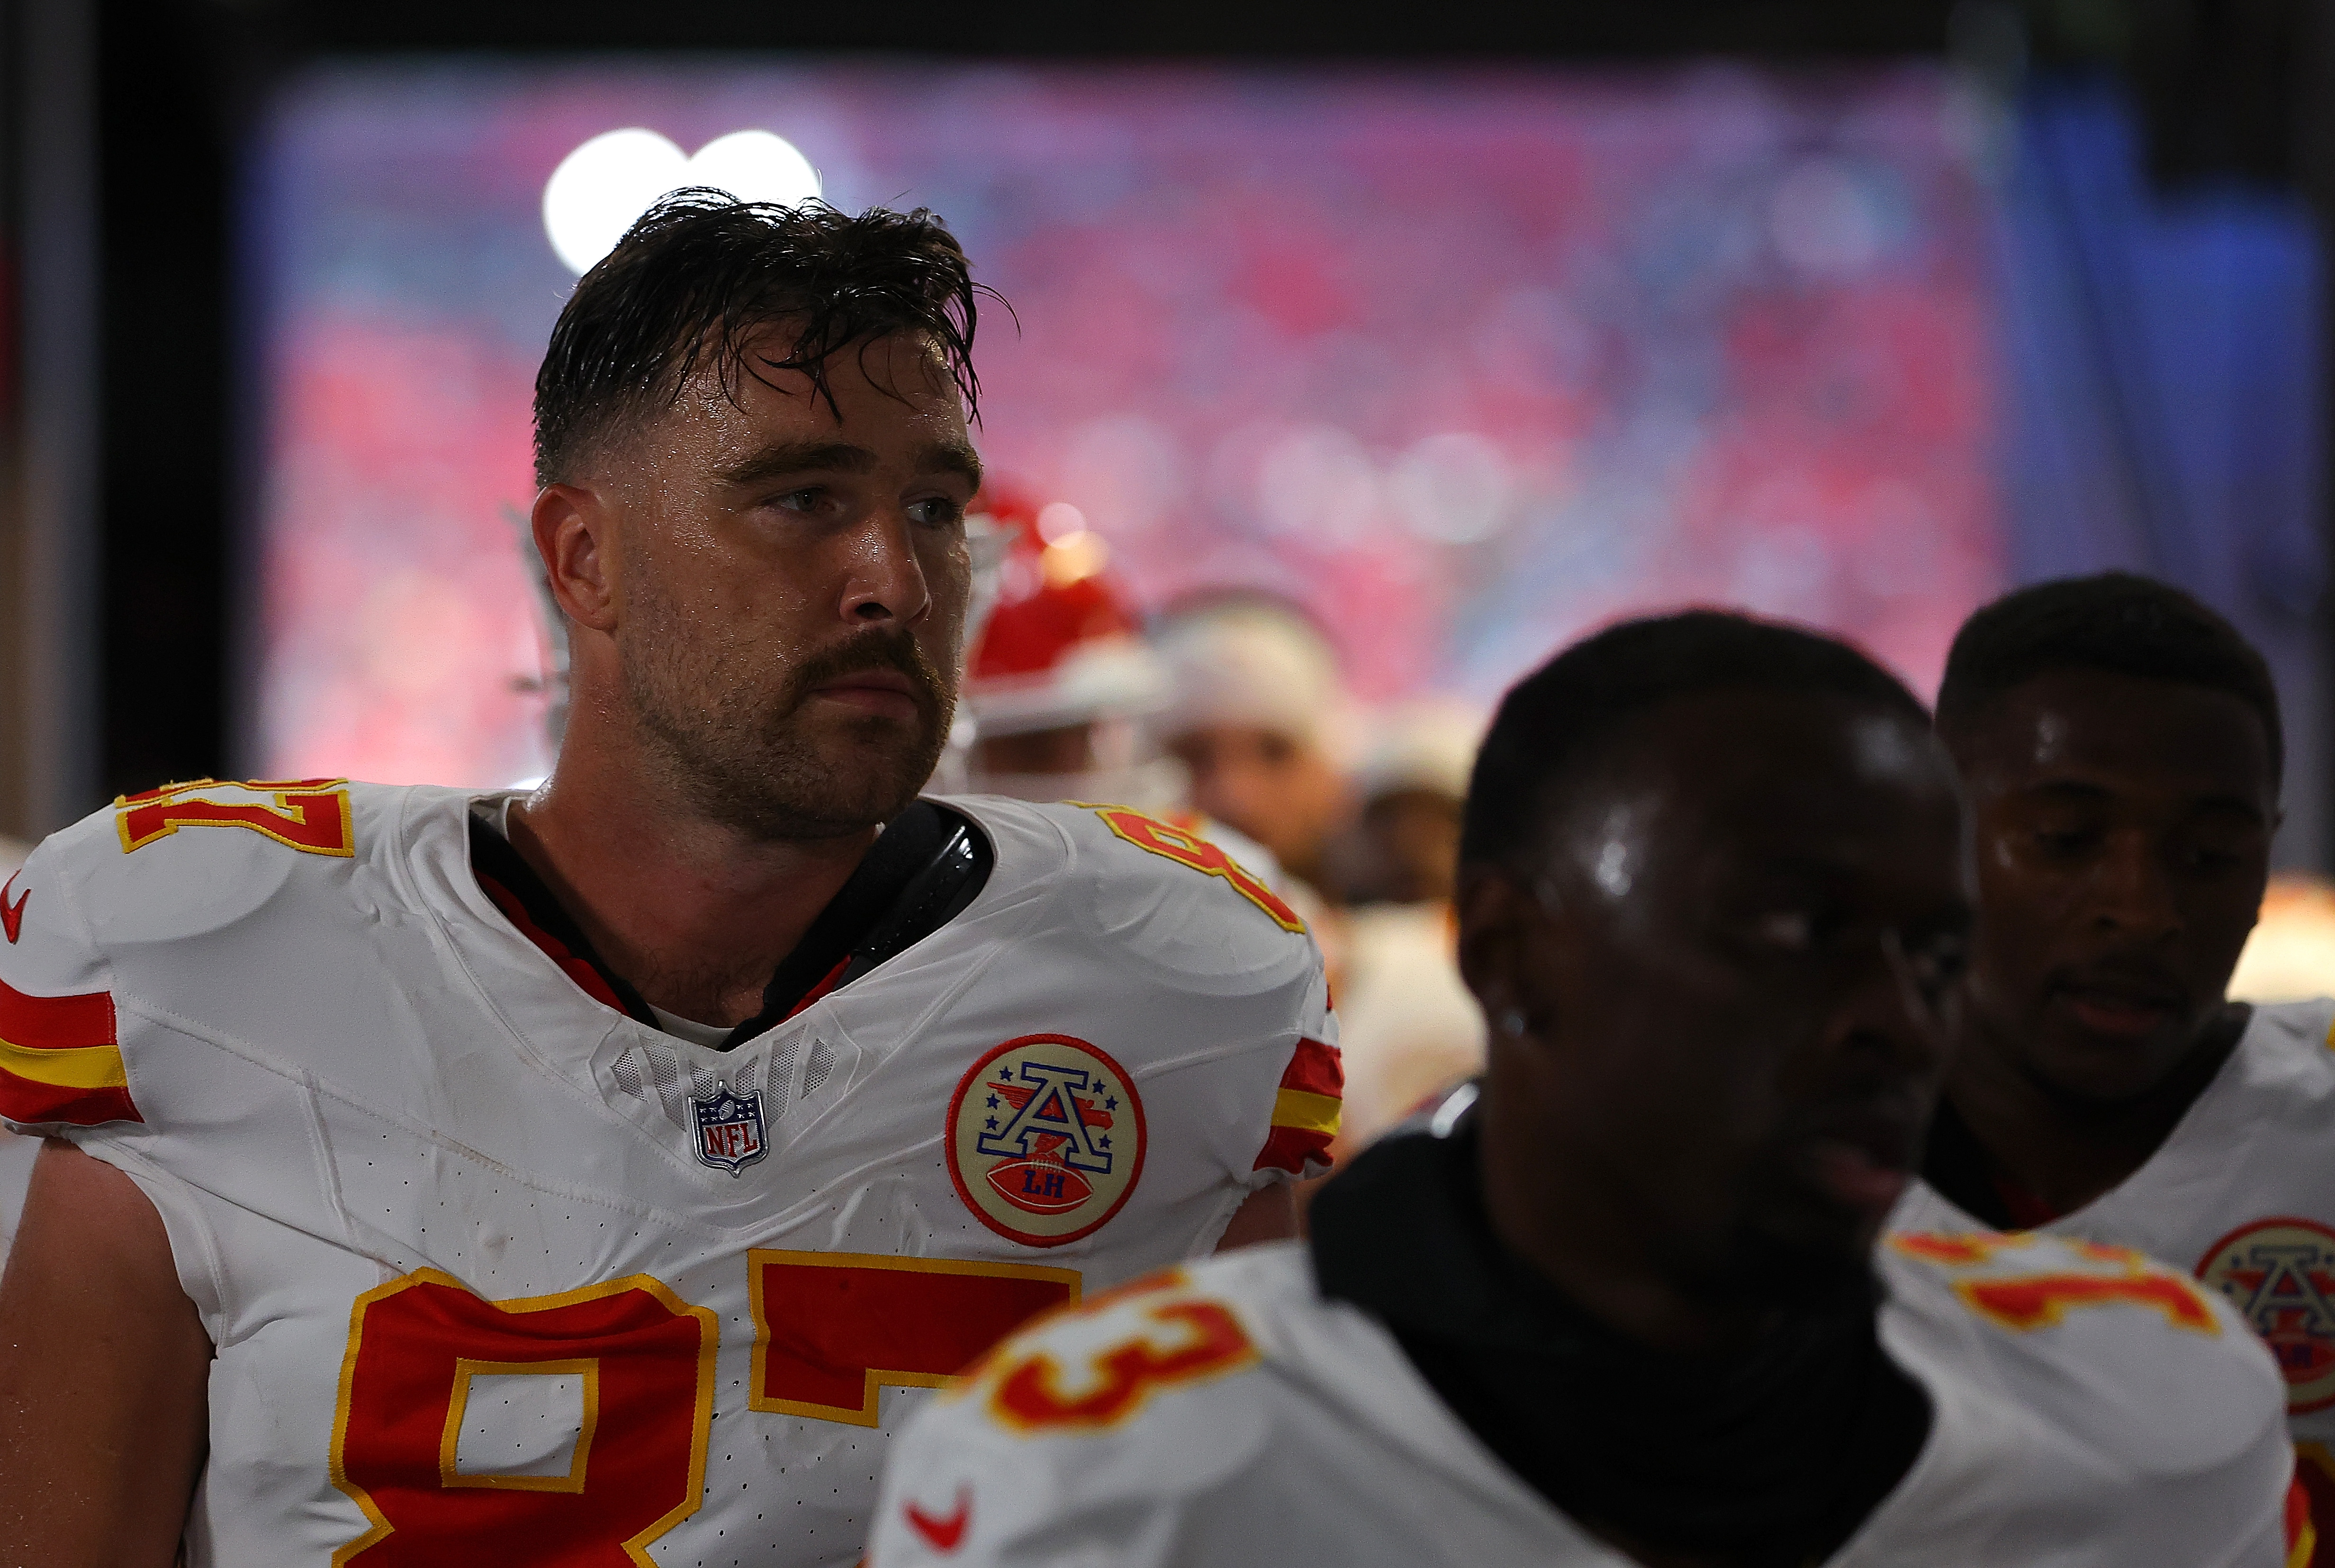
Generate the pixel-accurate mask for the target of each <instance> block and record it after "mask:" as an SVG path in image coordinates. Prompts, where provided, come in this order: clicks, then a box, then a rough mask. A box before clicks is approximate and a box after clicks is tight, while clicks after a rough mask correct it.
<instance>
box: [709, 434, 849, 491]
mask: <svg viewBox="0 0 2335 1568" xmlns="http://www.w3.org/2000/svg"><path fill="white" fill-rule="evenodd" d="M875 467H876V454H875V453H874V452H871V451H869V450H867V448H866V447H856V446H853V445H852V444H851V443H850V442H848V441H779V442H776V443H774V444H772V445H770V446H767V447H764V448H762V449H761V450H760V451H758V452H755V453H754V454H753V455H752V456H751V457H746V458H741V459H740V460H738V461H736V462H734V463H732V464H731V465H730V466H729V467H727V468H722V469H715V470H714V472H713V477H714V478H715V479H717V480H719V481H721V482H722V483H723V484H725V485H756V484H761V483H764V482H766V481H768V480H770V479H783V478H785V477H786V476H787V475H789V474H801V473H811V472H815V471H818V470H821V469H824V470H826V471H827V472H829V473H846V474H864V473H867V472H869V471H871V470H872V469H874V468H875Z"/></svg>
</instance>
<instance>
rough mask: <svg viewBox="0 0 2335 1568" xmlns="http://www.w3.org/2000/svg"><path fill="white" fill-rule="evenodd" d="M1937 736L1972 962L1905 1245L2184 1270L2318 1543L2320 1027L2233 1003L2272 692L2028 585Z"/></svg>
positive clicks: (2220, 629) (2103, 580) (2189, 621)
mask: <svg viewBox="0 0 2335 1568" xmlns="http://www.w3.org/2000/svg"><path fill="white" fill-rule="evenodd" d="M1938 732H1939V734H1940V735H1941V736H1942V737H1943V739H1944V740H1945V742H1946V744H1947V746H1948V747H1949V748H1950V749H1951V750H1952V752H1953V755H1954V759H1955V761H1956V762H1957V763H1958V764H1959V765H1960V767H1961V769H1962V777H1963V779H1964V784H1965V788H1966V789H1967V790H1968V791H1969V797H1970V801H1971V807H1972V813H1973V816H1974V818H1975V823H1976V837H1977V845H1978V867H1979V912H1980V916H1979V940H1978V943H1977V945H1976V948H1975V950H1974V953H1973V957H1972V971H1971V1010H1970V1019H1969V1028H1968V1031H1967V1036H1966V1040H1965V1043H1964V1045H1963V1047H1962V1053H1961V1057H1960V1059H1959V1060H1958V1061H1957V1062H1956V1064H1955V1068H1954V1072H1953V1076H1952V1079H1951V1080H1950V1081H1949V1082H1948V1084H1947V1087H1946V1096H1945V1100H1944V1103H1943V1105H1942V1106H1941V1107H1940V1108H1939V1113H1938V1119H1937V1125H1936V1127H1935V1128H1934V1129H1933V1132H1932V1134H1931V1137H1930V1145H1929V1153H1928V1157H1927V1159H1926V1161H1925V1163H1924V1166H1923V1176H1924V1178H1925V1182H1926V1186H1923V1187H1918V1188H1916V1190H1915V1191H1914V1194H1913V1195H1912V1196H1911V1197H1909V1199H1908V1201H1907V1203H1906V1205H1905V1208H1904V1213H1903V1214H1902V1215H1900V1216H1899V1220H1898V1223H1899V1224H1904V1225H1907V1226H1910V1227H1914V1228H1921V1229H1926V1228H1935V1227H1937V1226H1941V1225H1950V1226H1963V1225H1968V1224H1971V1223H1972V1221H1973V1220H1975V1221H1978V1222H1982V1223H1984V1224H1990V1225H1996V1226H2000V1227H2003V1228H2018V1229H2030V1228H2041V1229H2044V1230H2047V1231H2050V1232H2054V1233H2059V1234H2068V1235H2071V1236H2081V1237H2085V1238H2088V1239H2089V1240H2093V1241H2099V1242H2107V1243H2113V1244H2119V1245H2129V1246H2136V1247H2139V1248H2142V1249H2143V1250H2145V1251H2146V1252H2149V1253H2153V1254H2155V1255H2156V1256H2158V1257H2162V1258H2165V1259H2169V1260H2171V1261H2173V1262H2175V1263H2180V1264H2182V1265H2183V1266H2185V1267H2187V1268H2191V1269H2194V1270H2195V1271H2196V1272H2197V1273H2198V1274H2199V1276H2200V1277H2202V1278H2203V1279H2204V1280H2205V1281H2206V1282H2208V1283H2209V1284H2211V1285H2212V1286H2214V1288H2215V1289H2216V1290H2218V1291H2220V1292H2223V1293H2224V1294H2225V1295H2227V1296H2228V1297H2229V1299H2230V1300H2231V1301H2232V1302H2234V1303H2235V1304H2236V1305H2237V1307H2238V1308H2239V1310H2240V1311H2241V1312H2243V1314H2244V1315H2245V1317H2246V1318H2247V1319H2248V1320H2249V1321H2251V1322H2252V1323H2253V1326H2254V1328H2255V1329H2256V1330H2257V1331H2259V1332H2260V1333H2261V1334H2262V1336H2263V1337H2264V1338H2265V1339H2266V1340H2268V1341H2270V1345H2271V1348H2272V1350H2273V1351H2274V1352H2275V1353H2276V1355H2277V1357H2278V1360H2279V1363H2280V1366H2281V1368H2282V1370H2283V1371H2284V1373H2285V1375H2286V1382H2287V1396H2288V1408H2289V1411H2290V1416H2291V1426H2292V1428H2293V1433H2294V1437H2295V1438H2296V1439H2297V1441H2298V1442H2299V1443H2300V1444H2301V1455H2302V1459H2303V1463H2302V1464H2301V1478H2302V1480H2303V1481H2304V1483H2305V1485H2306V1486H2309V1487H2310V1488H2311V1490H2312V1492H2313V1494H2314V1502H2315V1508H2316V1512H2317V1515H2318V1519H2319V1524H2320V1538H2321V1539H2322V1540H2324V1539H2326V1538H2327V1537H2328V1535H2329V1534H2330V1532H2329V1529H2328V1525H2329V1524H2330V1521H2335V1510H2330V1508H2329V1507H2328V1501H2329V1499H2330V1494H2335V1471H2331V1470H2330V1457H2329V1451H2328V1445H2329V1444H2330V1442H2335V1051H2330V1048H2329V1046H2330V1036H2329V1029H2330V1024H2335V1003H2330V1002H2323V1001H2322V1002H2302V1003H2296V1004H2290V1005H2286V1006H2279V1007H2248V1006H2246V1005H2245V1004H2243V1003H2240V1002H2229V1001H2227V1000H2225V997H2224V987H2225V986H2226V984H2227V983H2228V982H2229V979H2230V972H2231V969H2232V966H2233V964H2234V963H2236V961H2237V957H2238V953H2239V950H2240V949H2241V948H2242V947H2243V945H2244V944H2245V941H2246V934H2247V932H2248V930H2249V929H2250V928H2251V927H2252V926H2253V924H2254V914H2255V910H2256V909H2257V907H2258V906H2259V905H2260V904H2261V902H2262V886H2263V881H2264V878H2265V876H2266V875H2267V868H2268V866H2269V863H2270V843H2271V835H2272V830H2273V829H2274V828H2275V827H2276V826H2277V821H2278V814H2279V804H2278V797H2279V773H2280V763H2281V760H2282V740H2281V729H2280V723H2279V711H2278V697H2277V692H2276V691H2275V690H2274V689H2273V687H2272V683H2271V677H2270V672H2269V671H2268V669H2267V668H2266V667H2265V666H2264V665H2263V663H2262V657H2261V655H2260V654H2258V653H2255V652H2254V650H2253V648H2251V647H2250V646H2248V645H2247V644H2246V643H2245V641H2244V640H2243V638H2242V637H2240V636H2239V634H2237V632H2236V631H2235V630H2234V629H2233V628H2232V627H2231V625H2230V624H2229V623H2228V622H2226V621H2224V620H2223V619H2222V617H2221V616H2219V615H2215V614H2214V613H2213V612H2212V611H2210V610H2208V609H2206V608H2205V607H2204V605H2200V604H2198V603H2197V602H2196V601H2195V600H2194V599H2192V598H2190V597H2189V596H2188V595H2185V594H2183V593H2181V592H2179V591H2178V590H2176V589H2173V588H2169V587H2166V586H2164V585H2162V584H2159V583H2154V582H2150V581H2148V580H2147V579H2146V578H2142V577H2135V576H2125V575H2122V574H2110V575H2107V576H2097V577H2086V578H2078V579H2075V580H2071V581H2065V582H2056V583H2047V584H2044V585H2042V586H2038V587H2033V588H2027V589H2023V590H2021V591H2020V592H2018V593H2015V594H2011V595H2009V596H2007V597H2005V598H2002V599H2000V600H1997V601H1996V602H1995V603H1994V604H1992V605H1988V606H1987V607H1986V608H1984V609H1982V610H1981V611H1979V612H1978V614H1976V615H1972V617H1971V619H1970V621H1969V623H1968V624H1965V625H1964V626H1963V627H1962V632H1961V634H1959V635H1958V636H1957V637H1956V638H1955V639H1954V645H1953V649H1952V653H1950V654H1949V656H1948V658H1947V661H1946V674H1945V680H1944V682H1943V686H1942V688H1941V689H1940V692H1939V694H1938ZM2321 983H2322V984H2323V983H2325V982H2324V981H2323V980H2322V982H2321Z"/></svg>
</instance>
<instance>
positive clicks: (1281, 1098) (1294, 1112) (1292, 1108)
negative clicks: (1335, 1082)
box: [1273, 1089, 1341, 1137]
mask: <svg viewBox="0 0 2335 1568" xmlns="http://www.w3.org/2000/svg"><path fill="white" fill-rule="evenodd" d="M1340 1104H1341V1102H1340V1100H1339V1099H1338V1097H1337V1096H1335V1095H1331V1094H1309V1093H1307V1092H1306V1091H1305V1090H1303V1089H1283V1090H1281V1091H1280V1092H1279V1093H1277V1094H1275V1095H1274V1097H1273V1125H1274V1126H1275V1127H1287V1128H1296V1129H1297V1130H1298V1131H1300V1132H1318V1133H1324V1134H1327V1135H1329V1136H1330V1137H1336V1136H1337V1132H1338V1111H1339V1108H1340Z"/></svg>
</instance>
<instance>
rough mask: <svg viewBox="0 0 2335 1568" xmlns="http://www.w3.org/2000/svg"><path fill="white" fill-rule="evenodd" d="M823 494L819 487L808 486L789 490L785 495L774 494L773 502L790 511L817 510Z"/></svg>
mask: <svg viewBox="0 0 2335 1568" xmlns="http://www.w3.org/2000/svg"><path fill="white" fill-rule="evenodd" d="M822 495H823V492H822V491H820V490H819V489H818V488H817V487H815V486H813V487H807V488H805V489H799V490H789V491H787V492H786V493H785V494H784V495H780V496H774V497H772V498H771V504H772V505H774V506H778V507H781V508H785V509H786V510H788V511H790V512H811V511H817V510H818V509H819V501H820V499H821V498H822Z"/></svg>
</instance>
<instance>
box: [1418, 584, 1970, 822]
mask: <svg viewBox="0 0 2335 1568" xmlns="http://www.w3.org/2000/svg"><path fill="white" fill-rule="evenodd" d="M1722 690H1740V691H1747V692H1748V691H1768V692H1778V691H1780V692H1826V693H1831V694H1834V695H1837V696H1843V697H1847V698H1851V699H1853V700H1855V701H1857V702H1869V703H1871V704H1873V705H1874V706H1875V707H1879V708H1885V709H1888V710H1890V711H1894V712H1897V713H1901V714H1903V715H1904V717H1905V718H1906V719H1908V720H1909V721H1912V722H1914V723H1916V724H1920V725H1924V726H1926V725H1927V724H1928V723H1929V721H1930V715H1929V711H1928V710H1927V709H1925V708H1923V706H1922V703H1921V700H1920V699H1919V698H1917V697H1915V696H1914V693H1913V692H1909V691H1907V690H1906V689H1905V684H1904V682H1902V681H1900V680H1898V679H1897V677H1896V676H1894V675H1893V674H1891V673H1889V672H1888V671H1886V670H1884V669H1883V668H1882V667H1881V666H1880V665H1878V664H1876V663H1874V662H1873V661H1872V660H1871V659H1869V658H1867V657H1865V654H1863V653H1859V652H1857V651H1856V650H1855V648H1852V647H1850V646H1849V645H1848V644H1846V643H1841V642H1836V641H1835V640H1833V639H1832V638H1830V637H1825V636H1819V635H1818V634H1816V633H1814V632H1809V631H1804V630H1802V629H1801V628H1799V627H1797V626H1788V625H1782V624H1778V623H1776V622H1773V621H1763V620H1759V619H1758V618H1756V617H1754V616H1750V615H1739V614H1736V613H1734V612H1731V611H1726V610H1686V611H1681V612H1680V613H1678V614H1676V615H1655V616H1651V617H1648V618H1647V619H1644V620H1637V621H1624V622H1623V623H1622V624H1619V625H1616V626H1610V627H1608V628H1606V629H1605V630H1604V631H1603V632H1600V633H1598V634H1596V635H1594V636H1592V637H1588V638H1585V639H1584V640H1583V641H1581V642H1578V643H1575V644H1573V646H1571V647H1569V648H1567V649H1565V651H1564V652H1562V653H1558V654H1557V655H1556V656H1555V658H1553V659H1551V660H1550V661H1549V662H1548V663H1545V664H1543V665H1542V666H1541V667H1540V668H1539V669H1537V670H1536V671H1534V672H1533V673H1531V674H1529V675H1527V676H1526V677H1525V678H1524V679H1523V680H1521V681H1519V682H1516V684H1515V685H1514V686H1512V687H1510V688H1509V690H1508V694H1507V696H1506V697H1505V698H1503V699H1501V702H1500V711H1499V712H1498V713H1497V715H1496V716H1495V717H1494V718H1493V720H1492V728H1491V732H1490V733H1489V734H1487V735H1486V736H1485V737H1484V747H1483V750H1481V751H1479V752H1478V753H1477V756H1476V771H1475V775H1474V777H1473V779H1471V780H1470V781H1469V783H1468V808H1467V814H1466V816H1465V818H1464V819H1463V822H1462V825H1461V828H1460V833H1459V859H1460V862H1461V864H1463V865H1507V866H1515V865H1516V864H1517V862H1518V860H1519V858H1520V857H1525V856H1528V855H1530V854H1532V853H1534V851H1535V849H1536V847H1537V846H1538V845H1539V844H1540V842H1541V838H1542V831H1543V827H1544V818H1545V816H1546V813H1547V811H1548V808H1549V806H1550V804H1551V796H1552V794H1553V793H1554V791H1555V786H1556V785H1557V784H1558V783H1559V781H1560V780H1561V779H1562V777H1563V776H1564V775H1565V774H1566V773H1568V772H1571V771H1573V770H1574V769H1578V768H1580V767H1581V766H1582V765H1583V764H1584V763H1585V762H1587V761H1589V760H1592V759H1594V757H1595V756H1596V754H1597V753H1598V752H1599V751H1601V750H1603V748H1604V746H1605V745H1606V744H1607V743H1608V742H1609V741H1610V740H1612V739H1613V736H1614V734H1615V732H1616V731H1619V730H1620V729H1621V728H1622V727H1623V725H1624V724H1625V723H1627V722H1628V721H1631V720H1632V719H1634V718H1636V717H1637V716H1638V715H1640V714H1642V713H1645V712H1649V711H1652V710H1653V709H1656V708H1659V707H1661V706H1662V704H1664V703H1666V702H1674V701H1676V700H1677V699H1679V698H1681V697H1691V696H1699V695H1700V694H1701V693H1703V692H1716V691H1722Z"/></svg>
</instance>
